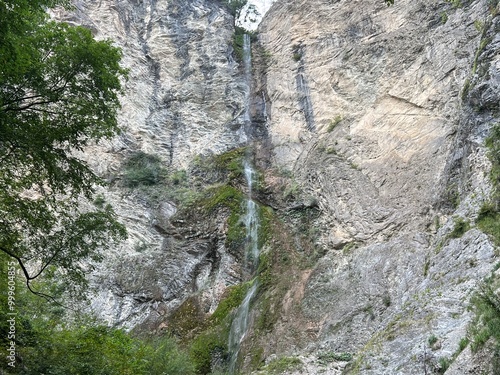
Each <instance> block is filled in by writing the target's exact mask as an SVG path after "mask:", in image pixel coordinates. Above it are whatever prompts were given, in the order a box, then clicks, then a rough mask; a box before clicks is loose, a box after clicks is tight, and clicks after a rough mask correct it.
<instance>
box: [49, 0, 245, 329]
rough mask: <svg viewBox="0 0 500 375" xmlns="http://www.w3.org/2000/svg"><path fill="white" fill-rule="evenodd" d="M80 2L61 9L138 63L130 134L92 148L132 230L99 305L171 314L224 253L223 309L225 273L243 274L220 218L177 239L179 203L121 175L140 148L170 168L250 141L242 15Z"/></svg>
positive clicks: (138, 314)
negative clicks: (235, 43) (237, 49)
mask: <svg viewBox="0 0 500 375" xmlns="http://www.w3.org/2000/svg"><path fill="white" fill-rule="evenodd" d="M75 7H76V9H75V10H74V11H72V12H71V13H68V12H65V11H62V10H60V11H58V12H55V13H54V16H55V17H56V18H58V19H60V20H64V21H66V22H70V23H75V24H80V25H83V26H85V27H88V28H90V29H91V30H92V31H93V33H94V35H95V37H96V38H98V39H111V40H113V43H114V44H115V45H117V46H118V47H120V48H121V49H122V52H123V60H122V62H123V65H124V67H125V68H128V69H129V75H128V80H127V81H126V82H124V94H123V96H122V98H121V103H122V110H121V112H120V114H119V118H118V121H119V124H120V127H121V128H122V134H121V135H120V136H118V137H116V138H115V139H113V140H112V141H110V142H107V143H102V144H100V145H96V146H95V147H92V148H90V149H88V150H87V151H86V152H85V154H84V155H82V157H84V158H85V159H87V160H88V162H89V163H90V164H91V165H92V166H93V167H94V169H95V170H96V171H97V172H98V173H99V174H100V175H101V176H103V177H105V178H106V179H108V181H109V182H110V183H111V185H110V188H107V189H102V190H100V191H99V193H100V194H102V195H103V197H104V198H105V201H106V202H107V203H111V204H112V205H113V207H114V209H115V211H116V212H117V214H118V215H119V217H120V218H121V220H122V221H123V222H124V223H125V225H126V226H127V229H128V233H129V238H128V240H127V241H126V243H124V244H123V245H122V246H121V247H120V248H117V249H109V251H108V252H107V259H106V261H105V263H104V264H103V265H102V267H101V268H100V270H99V272H98V273H97V274H96V275H93V276H92V277H93V279H94V281H95V285H96V288H97V297H96V298H94V299H93V307H94V309H95V310H96V311H97V312H98V313H99V315H101V316H102V317H104V318H105V319H107V320H108V321H109V322H110V323H113V324H120V325H122V326H125V327H128V328H131V327H134V326H136V325H137V324H139V323H143V322H144V321H145V320H147V319H148V317H151V316H159V315H163V314H166V313H167V312H168V311H170V310H171V309H170V307H169V306H171V305H172V306H177V305H179V303H180V302H182V300H183V299H184V298H185V296H186V295H189V293H191V292H193V291H194V290H196V289H198V287H202V286H203V285H204V282H206V279H207V278H208V276H209V275H211V267H212V264H213V263H214V262H215V260H214V259H215V258H216V259H217V264H222V265H224V267H223V269H224V271H221V272H220V274H219V275H218V276H217V277H216V280H215V281H214V284H213V285H215V286H213V289H211V290H210V292H209V297H210V296H212V295H213V296H214V297H213V301H211V299H212V297H210V298H208V297H207V298H208V299H209V300H210V301H209V302H207V303H208V304H209V308H213V306H211V304H212V303H214V304H215V306H216V302H218V296H220V294H221V293H222V292H223V291H224V289H225V285H226V283H227V282H226V281H224V280H225V279H226V278H229V280H230V281H229V283H230V284H234V282H235V281H234V280H233V279H232V277H231V276H227V275H226V274H227V273H228V272H229V273H231V272H232V271H231V269H230V266H229V264H231V262H232V260H231V257H230V256H229V255H227V256H226V253H225V250H224V246H223V242H224V241H223V238H222V240H221V241H222V242H220V241H218V240H217V235H216V234H213V233H216V232H217V224H216V223H206V225H203V227H199V228H195V229H193V228H192V226H193V225H195V224H194V223H182V224H180V226H184V227H185V228H184V229H185V231H187V232H190V233H181V234H179V233H177V234H176V236H175V238H174V237H172V236H171V235H168V234H167V232H168V226H169V225H170V226H172V225H171V224H169V218H170V217H171V216H172V215H173V214H175V212H176V210H177V208H176V206H175V205H174V204H173V203H171V202H169V201H163V202H161V203H155V204H152V203H151V202H150V200H148V199H147V197H145V196H144V194H143V193H141V192H138V191H137V190H135V191H134V190H130V189H123V188H122V187H120V186H121V184H120V181H121V177H122V175H123V162H124V160H126V158H127V157H128V156H129V155H131V154H133V153H136V152H139V151H141V152H145V153H148V154H153V155H157V156H159V157H160V158H161V160H162V164H163V167H165V168H168V169H169V170H182V169H185V168H186V167H187V166H188V165H189V163H190V162H191V161H192V160H193V158H194V157H195V156H199V155H211V154H220V153H222V152H224V151H227V150H230V149H233V148H235V147H237V146H238V145H240V144H241V142H242V140H241V139H242V134H241V131H240V130H239V129H240V127H241V124H242V121H241V118H240V117H241V116H240V115H241V113H242V111H243V99H244V95H245V94H244V91H245V88H246V86H245V84H244V82H243V81H242V79H241V74H240V73H239V64H238V63H236V62H235V61H234V59H233V47H232V36H233V29H234V26H233V22H234V20H233V17H232V16H231V15H230V14H229V13H228V10H227V8H225V7H224V6H223V5H222V4H221V3H220V2H217V1H205V0H189V1H184V0H183V1H180V0H179V1H178V0H173V1H172V0H169V1H167V0H160V1H157V0H151V1H132V0H131V1H118V0H116V1H114V0H112V1H97V2H96V1H84V0H83V1H80V0H78V1H76V2H75ZM163 224H165V225H166V227H167V230H166V229H165V228H166V227H165V225H163ZM214 228H215V229H214ZM190 229H192V230H191V231H190ZM182 231H183V230H181V232H182ZM196 233H203V235H202V237H203V238H199V236H198V235H196ZM185 237H189V238H191V245H189V244H186V241H187V240H186V239H185ZM185 240H186V241H185ZM187 242H189V241H187ZM197 278H199V280H198V279H197ZM197 280H198V281H197ZM196 283H198V284H200V285H198V286H196ZM218 283H220V284H221V287H219V288H218V287H217V286H216V285H218Z"/></svg>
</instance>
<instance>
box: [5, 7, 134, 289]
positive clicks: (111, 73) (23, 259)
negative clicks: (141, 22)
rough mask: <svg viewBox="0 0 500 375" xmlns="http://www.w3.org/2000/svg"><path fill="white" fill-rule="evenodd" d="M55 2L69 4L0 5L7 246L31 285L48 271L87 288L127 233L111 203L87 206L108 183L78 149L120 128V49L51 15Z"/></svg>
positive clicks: (74, 286) (121, 70)
mask: <svg viewBox="0 0 500 375" xmlns="http://www.w3.org/2000/svg"><path fill="white" fill-rule="evenodd" d="M56 5H67V3H66V1H65V0H4V1H2V2H0V251H3V252H4V253H6V254H8V255H9V256H10V257H11V258H14V259H15V260H16V261H17V263H18V264H19V266H20V268H21V270H22V272H23V274H24V276H25V278H26V283H27V286H28V288H30V290H32V291H33V292H35V291H34V290H33V289H32V287H31V285H30V282H31V281H32V280H34V279H35V278H37V277H39V276H40V275H42V274H43V273H45V274H47V275H48V274H51V275H54V276H57V277H58V279H59V280H60V281H62V282H67V283H68V284H67V285H68V286H71V287H73V291H77V290H81V288H80V287H81V286H84V285H85V284H86V281H85V272H87V271H88V270H89V269H90V268H92V265H93V262H94V261H99V260H101V259H102V253H101V252H100V250H101V249H102V248H103V247H105V246H106V245H107V243H108V241H110V240H120V239H123V238H124V237H125V235H126V232H125V228H124V226H123V225H121V224H120V223H118V221H117V220H116V217H115V214H114V212H113V210H112V209H111V207H110V206H109V205H107V206H102V207H100V208H88V207H91V205H90V204H87V203H88V202H90V201H91V199H92V196H93V194H94V191H95V186H96V185H100V184H103V180H102V179H101V178H99V177H98V176H97V175H96V174H95V173H94V172H93V171H92V170H91V169H90V168H89V166H88V165H87V164H86V163H85V162H84V161H82V160H80V159H79V158H78V157H76V156H75V151H82V150H83V149H84V148H85V147H86V146H87V145H89V144H91V143H92V142H97V141H99V140H101V139H105V138H110V137H112V136H113V135H115V134H117V132H118V131H119V129H118V126H117V120H116V114H117V110H118V109H119V106H120V103H119V99H118V94H119V93H120V90H121V84H120V78H122V77H125V75H126V71H125V70H124V69H123V68H121V67H120V65H119V62H120V59H121V52H120V50H119V49H118V48H115V47H113V46H112V44H111V42H110V41H96V40H95V39H94V38H93V37H92V34H91V32H90V31H89V30H88V29H85V28H83V27H74V26H69V25H67V24H65V23H57V22H54V21H51V20H49V18H48V15H47V13H46V12H45V8H46V7H53V6H56ZM82 203H83V204H82ZM85 207H87V208H85Z"/></svg>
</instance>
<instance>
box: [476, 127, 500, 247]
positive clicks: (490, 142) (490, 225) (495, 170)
mask: <svg viewBox="0 0 500 375" xmlns="http://www.w3.org/2000/svg"><path fill="white" fill-rule="evenodd" d="M485 144H486V147H487V148H488V151H489V152H488V156H489V158H490V161H491V171H490V178H491V182H492V185H493V193H492V196H491V202H486V203H484V204H483V205H482V206H481V208H480V210H479V213H478V217H477V219H476V224H477V226H478V227H479V229H481V230H482V231H483V232H485V233H488V234H490V235H491V236H492V237H493V240H494V242H495V243H496V244H500V212H499V205H500V125H498V124H497V125H495V126H494V127H493V128H492V130H491V134H490V136H489V137H488V138H487V139H486V142H485Z"/></svg>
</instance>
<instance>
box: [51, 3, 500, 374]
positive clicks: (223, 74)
mask: <svg viewBox="0 0 500 375" xmlns="http://www.w3.org/2000/svg"><path fill="white" fill-rule="evenodd" d="M76 4H77V11H76V12H75V13H72V15H68V14H66V13H60V14H58V17H59V18H64V19H67V20H70V21H71V22H75V23H81V24H84V25H86V26H87V27H89V28H91V29H92V30H93V31H94V33H95V35H96V36H97V37H98V38H112V39H113V40H115V41H116V44H117V45H119V46H120V47H121V48H122V49H123V53H124V63H125V65H126V66H127V67H128V68H129V69H130V75H129V80H128V81H127V82H126V83H125V92H124V95H123V100H122V103H123V110H122V112H121V114H120V119H119V120H120V123H121V124H122V127H123V133H122V135H121V136H120V137H117V138H116V139H114V140H113V141H111V142H109V143H107V144H103V145H96V146H95V147H93V148H92V149H90V150H89V151H88V152H87V153H86V154H85V157H87V158H88V160H89V162H90V163H91V164H92V165H93V166H94V168H95V169H96V170H97V171H98V172H99V173H100V174H101V175H103V176H105V177H106V178H108V179H109V181H110V183H111V185H110V188H109V189H106V190H102V192H101V193H102V195H103V197H104V199H105V200H106V201H108V202H110V203H112V204H113V206H114V207H115V209H116V210H117V212H118V214H119V215H120V216H121V217H122V218H123V221H124V222H125V223H126V225H127V227H128V229H129V239H128V241H127V243H126V244H124V245H123V246H122V247H121V248H119V249H110V250H109V253H108V257H107V259H106V261H105V263H104V265H103V267H101V268H100V269H99V271H98V272H97V274H95V275H93V280H94V284H95V285H96V286H97V297H96V298H95V300H94V302H93V306H94V308H95V309H96V311H98V312H99V313H100V315H101V316H103V317H105V318H107V319H108V320H109V321H110V322H111V323H114V324H120V325H122V326H125V327H128V328H132V327H136V326H138V325H140V324H143V326H144V325H145V324H146V323H151V326H150V327H153V329H157V328H158V326H159V325H160V326H161V328H164V327H169V324H170V325H171V324H173V323H172V321H169V318H170V317H171V316H173V315H172V314H175V310H176V309H177V308H178V307H179V306H180V305H181V304H182V303H184V302H185V301H186V300H188V301H189V304H190V305H189V306H191V304H192V305H196V306H197V308H198V309H199V311H198V310H197V311H196V317H198V316H201V317H202V318H200V319H204V317H207V316H210V314H211V313H213V312H214V310H215V309H216V307H217V306H218V304H219V302H220V301H221V299H222V298H223V297H225V296H226V294H227V293H226V292H227V289H228V286H231V285H234V284H237V283H239V282H241V280H242V259H241V254H240V250H239V248H238V246H237V244H238V243H239V245H242V243H244V240H242V241H240V240H241V238H239V239H238V241H240V242H238V241H235V242H234V243H236V245H235V246H233V247H231V246H229V245H230V243H229V242H228V238H233V237H235V238H237V237H238V233H239V232H238V231H240V232H241V230H240V229H238V228H239V227H241V220H237V219H235V218H234V213H235V212H237V211H238V212H239V208H238V207H240V206H238V202H237V196H238V194H241V193H242V192H245V189H246V188H245V184H244V183H243V182H242V181H241V171H240V170H238V168H241V165H240V167H238V165H239V164H238V163H232V162H231V160H233V159H230V158H228V156H227V155H229V154H231V153H228V152H227V151H229V150H233V149H235V148H237V147H239V146H241V145H242V144H243V143H244V141H246V137H243V136H242V132H243V124H244V118H243V113H244V102H245V92H246V90H247V83H246V82H244V77H243V74H242V73H243V72H242V71H241V69H240V67H239V64H238V62H237V61H235V60H234V55H235V54H234V53H233V50H232V48H233V47H232V45H233V33H234V27H233V21H234V20H233V19H232V17H231V16H230V14H229V13H228V11H227V9H225V8H224V6H223V5H222V3H221V2H218V1H208V0H189V1H178V0H170V1H160V0H150V1H145V2H135V1H108V2H92V1H79V2H77V3H76ZM498 13H499V12H498V5H497V4H496V2H492V1H487V0H475V1H462V2H460V1H453V2H448V1H446V2H435V1H430V0H418V1H411V0H400V1H398V0H396V4H395V5H394V6H391V7H387V6H386V5H385V3H384V2H383V1H381V0H380V1H370V2H367V1H361V0H356V1H345V0H336V1H331V0H307V1H306V0H278V1H276V2H275V3H274V5H273V6H272V8H271V10H270V11H269V13H268V14H267V15H266V17H265V18H264V20H263V22H262V24H261V26H260V28H259V33H258V37H257V39H258V42H256V43H254V47H253V53H254V56H253V61H254V69H253V77H254V81H253V83H252V85H251V86H252V97H251V100H250V102H251V108H250V114H251V117H252V124H253V132H252V134H251V135H252V140H253V141H254V143H255V145H254V146H255V150H256V155H255V156H256V158H255V160H256V164H257V165H258V166H259V167H260V169H261V170H260V173H259V182H258V184H257V185H259V187H258V188H256V189H255V190H256V191H255V192H254V195H255V197H254V198H255V200H256V201H257V203H258V204H260V205H261V206H262V207H264V206H268V208H269V207H272V208H273V210H270V209H269V210H268V211H269V212H271V211H273V212H272V214H271V213H266V215H268V217H266V220H267V221H266V222H265V224H264V222H263V223H262V227H261V232H265V233H260V235H261V238H265V240H261V242H264V243H262V248H263V249H262V250H263V251H262V256H261V258H262V259H261V264H260V266H259V271H258V272H259V277H260V278H261V280H260V284H259V285H260V286H259V290H258V291H257V294H256V299H255V301H254V302H253V305H252V306H253V312H252V313H251V314H250V315H251V316H250V326H251V327H253V328H251V332H249V334H248V336H247V337H248V338H247V340H246V342H245V343H243V344H242V346H241V348H242V349H241V350H242V353H243V355H242V358H241V361H240V362H241V366H242V367H243V368H244V371H246V372H247V373H248V372H250V371H252V370H254V369H255V368H257V367H259V366H263V365H264V364H265V363H266V362H270V361H271V360H272V359H273V358H276V357H281V356H292V357H297V358H299V359H300V361H302V362H303V366H302V367H301V370H293V369H291V370H290V371H289V373H309V374H315V373H320V372H322V371H328V373H332V374H340V373H346V374H355V373H366V374H422V373H431V372H432V371H434V372H436V371H438V372H439V371H441V372H442V371H444V367H443V366H444V364H449V362H451V361H452V359H454V360H455V363H453V364H452V365H451V366H450V368H449V372H450V373H454V374H466V373H471V374H479V373H480V371H487V369H488V367H487V365H485V366H482V365H481V366H475V365H473V363H474V362H475V361H476V362H477V361H483V362H484V361H486V360H487V359H488V358H490V357H491V350H488V348H487V347H486V348H485V349H484V350H482V351H480V352H479V353H472V352H471V351H470V350H469V348H466V350H463V351H461V349H463V348H461V347H460V346H461V339H462V338H464V337H465V336H466V334H467V327H468V324H469V322H470V321H471V318H472V313H471V312H470V311H469V310H468V309H467V308H468V305H469V298H470V296H471V295H472V294H473V293H474V291H475V290H476V289H477V286H478V284H479V283H480V282H481V281H482V280H483V279H484V278H485V277H486V276H488V275H489V274H490V272H491V270H492V269H493V265H494V263H496V261H497V257H498V253H497V250H496V249H495V246H494V244H493V243H492V241H491V239H490V238H489V237H488V236H487V235H486V234H485V233H482V232H481V231H480V230H479V229H478V228H477V227H474V220H475V218H476V217H477V213H478V210H479V207H480V206H481V204H482V203H483V202H484V201H486V200H487V199H488V197H489V195H490V193H491V189H492V187H491V184H490V180H489V177H488V174H489V170H490V168H491V163H490V161H489V160H488V158H487V152H486V150H485V148H484V140H485V138H486V137H487V135H488V131H489V129H490V128H491V126H492V124H493V123H494V122H495V116H497V115H498V103H499V97H498V93H499V92H500V91H499V90H498V87H499V82H500V79H499V74H498V71H499V69H498V68H499V58H498V43H499V39H498V35H499V33H498V31H499V27H498V24H499V22H500V21H499V19H500V18H499V17H498V16H497V15H498ZM137 151H142V152H146V153H148V154H155V155H159V157H160V158H161V160H162V166H163V167H164V168H165V170H166V171H167V172H168V173H169V174H170V175H172V176H173V175H174V174H175V173H178V172H179V171H180V170H185V172H184V173H186V174H187V182H184V183H186V184H187V186H186V189H187V190H189V191H191V192H192V193H193V194H195V193H196V194H202V195H201V196H202V197H203V199H200V196H197V199H192V200H189V202H190V203H191V204H192V203H193V202H196V204H194V205H191V206H190V205H182V204H177V203H178V202H179V201H180V200H179V199H177V198H178V197H175V196H173V195H172V194H173V193H169V194H166V193H165V192H164V191H162V189H163V190H165V189H170V190H172V191H174V190H175V189H177V190H175V191H179V192H180V191H181V190H179V186H177V187H175V186H173V185H168V186H167V185H165V186H163V187H161V186H160V187H158V188H157V189H156V190H155V189H150V188H148V189H142V190H141V189H135V190H134V189H129V188H125V187H124V185H123V178H124V163H123V162H124V160H127V157H129V156H130V155H131V154H133V153H134V152H137ZM242 152H243V151H241V150H240V154H241V153H242ZM245 154H246V155H247V157H248V155H249V151H248V150H247V151H245ZM221 155H222V157H221V158H219V159H217V157H218V156H219V157H220V156H221ZM233 157H234V155H233ZM211 158H212V159H211ZM213 158H215V159H213ZM216 159H217V160H218V161H217V160H216ZM210 160H212V161H210ZM214 160H216V161H214ZM240 161H241V160H239V162H240ZM221 163H222V164H224V167H223V168H221ZM240 164H241V163H240ZM174 180H175V179H172V180H171V181H174ZM176 181H177V180H176ZM175 184H178V182H175ZM207 187H209V189H208V191H209V192H211V193H209V194H208V195H203V194H205V193H202V192H206V190H205V189H207ZM217 189H219V190H217ZM215 191H218V192H219V193H214V192H215ZM238 192H239V193H238ZM179 194H181V193H179ZM182 194H184V193H182ZM217 194H219V195H217ZM152 195H153V196H152ZM174 195H175V194H174ZM183 197H184V198H183V199H184V200H186V197H185V196H183ZM214 197H215V198H214ZM222 197H225V198H227V199H228V201H230V202H232V203H227V204H225V205H224V204H222V205H219V206H216V205H215V204H214V202H215V201H216V202H218V203H220V202H221V201H222ZM176 202H177V203H176ZM235 202H236V203H235ZM186 207H187V208H186ZM207 207H210V209H207ZM214 207H215V208H216V209H214ZM235 207H236V208H235ZM268 211H264V210H263V211H262V212H268ZM231 215H233V216H231ZM231 217H232V219H231ZM461 222H462V223H463V222H467V223H468V224H470V228H469V227H466V229H465V230H463V233H459V234H457V232H456V230H455V229H456V228H457V226H458V225H459V223H461ZM235 228H236V229H235ZM235 233H236V234H235ZM239 234H241V233H239ZM240 247H241V246H240ZM188 297H189V299H188ZM194 300H196V303H194V302H193V301H194ZM178 311H179V310H178ZM180 315H182V314H177V315H175V324H180V321H179V319H180V318H179V316H180ZM191 323H192V322H190V324H191ZM187 326H189V327H191V326H190V325H186V327H187ZM183 327H184V326H183ZM191 328H192V327H191ZM197 328H199V327H197ZM183 329H184V328H183ZM185 330H186V331H189V329H188V328H186V329H185ZM194 331H196V329H194V328H192V329H191V331H190V332H191V333H190V334H192V335H195V333H193V332H194ZM182 332H184V331H182ZM197 332H198V331H197ZM198 333H199V332H198ZM431 337H432V338H433V339H432V340H430V338H431ZM431 342H432V344H431ZM459 348H460V350H459ZM484 358H486V359H484ZM471 363H472V364H471ZM294 371H295V372H294Z"/></svg>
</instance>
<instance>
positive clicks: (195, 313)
mask: <svg viewBox="0 0 500 375" xmlns="http://www.w3.org/2000/svg"><path fill="white" fill-rule="evenodd" d="M205 327H206V321H205V317H204V313H203V311H202V310H201V307H200V306H199V304H198V301H197V299H196V297H190V298H188V299H187V300H186V301H184V303H183V304H182V305H180V306H179V308H178V309H177V310H176V311H175V312H174V313H173V314H172V315H171V316H170V318H169V331H170V333H171V334H173V335H175V336H177V337H179V338H180V339H181V340H182V341H183V342H184V343H187V342H188V341H189V340H191V339H192V338H193V337H194V336H195V335H196V334H197V333H199V332H201V331H202V330H203V329H205Z"/></svg>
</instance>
